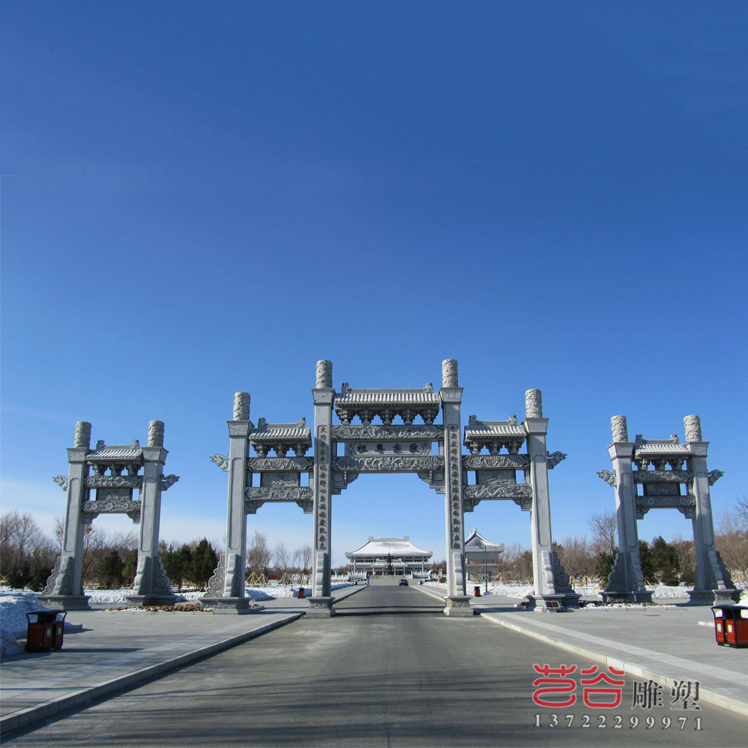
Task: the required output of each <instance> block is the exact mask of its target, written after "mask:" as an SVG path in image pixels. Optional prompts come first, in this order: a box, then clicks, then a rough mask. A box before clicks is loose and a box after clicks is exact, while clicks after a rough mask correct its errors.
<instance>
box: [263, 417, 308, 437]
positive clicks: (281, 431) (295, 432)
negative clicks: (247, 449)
mask: <svg viewBox="0 0 748 748" xmlns="http://www.w3.org/2000/svg"><path fill="white" fill-rule="evenodd" d="M249 439H250V441H252V442H255V441H258V442H259V441H263V442H264V441H268V442H276V441H302V442H309V443H311V440H312V430H311V429H310V428H309V427H308V426H307V425H306V420H305V419H304V418H299V420H298V421H297V422H296V423H267V422H266V421H265V419H264V418H260V420H259V421H258V423H257V428H256V429H255V430H254V431H252V433H251V434H250V435H249Z"/></svg>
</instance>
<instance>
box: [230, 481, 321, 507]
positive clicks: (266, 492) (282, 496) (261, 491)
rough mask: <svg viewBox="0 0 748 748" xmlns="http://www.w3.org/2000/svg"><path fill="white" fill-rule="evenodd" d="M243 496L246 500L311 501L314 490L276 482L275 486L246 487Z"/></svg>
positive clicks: (308, 487)
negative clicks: (286, 485)
mask: <svg viewBox="0 0 748 748" xmlns="http://www.w3.org/2000/svg"><path fill="white" fill-rule="evenodd" d="M244 495H245V497H246V499H247V501H248V502H252V501H259V502H263V503H264V502H266V501H275V502H279V501H295V502H299V501H312V500H313V498H314V491H313V489H312V488H311V487H310V486H288V487H285V486H283V485H282V484H276V485H275V486H262V487H256V488H248V489H247V490H246V491H245V494H244Z"/></svg>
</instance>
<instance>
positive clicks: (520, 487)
mask: <svg viewBox="0 0 748 748" xmlns="http://www.w3.org/2000/svg"><path fill="white" fill-rule="evenodd" d="M462 491H463V494H464V496H465V498H466V499H480V500H481V501H482V500H483V499H523V498H530V499H531V498H532V486H530V485H528V484H526V483H508V482H503V483H492V484H488V485H483V486H464V487H463V489H462Z"/></svg>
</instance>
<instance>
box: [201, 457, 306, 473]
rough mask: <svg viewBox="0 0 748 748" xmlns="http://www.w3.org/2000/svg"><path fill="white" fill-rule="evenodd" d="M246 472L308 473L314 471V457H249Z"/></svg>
mask: <svg viewBox="0 0 748 748" xmlns="http://www.w3.org/2000/svg"><path fill="white" fill-rule="evenodd" d="M217 457H220V455H217ZM212 459H213V458H212V457H211V460H212ZM247 470H248V471H249V472H252V473H263V472H265V473H283V472H299V471H300V472H306V473H308V472H311V471H312V470H314V457H250V458H249V459H248V460H247Z"/></svg>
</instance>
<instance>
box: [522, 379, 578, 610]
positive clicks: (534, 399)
mask: <svg viewBox="0 0 748 748" xmlns="http://www.w3.org/2000/svg"><path fill="white" fill-rule="evenodd" d="M525 407H526V417H525V420H524V422H523V424H524V427H525V431H526V433H527V454H528V456H529V458H530V484H531V485H532V510H531V519H530V524H531V535H532V565H533V582H534V586H535V594H534V595H530V607H531V608H533V609H535V610H538V611H544V610H561V609H563V608H565V607H567V606H573V605H576V604H577V603H578V602H579V598H580V595H578V594H577V593H575V592H574V590H573V589H572V588H571V585H570V584H569V576H568V575H567V574H566V573H565V571H564V567H563V566H561V563H560V562H559V560H558V556H557V555H556V554H555V553H554V551H553V538H552V537H551V498H550V488H549V483H548V458H547V455H548V452H547V449H546V434H547V432H548V419H547V418H543V404H542V394H541V392H540V390H528V391H527V392H526V393H525Z"/></svg>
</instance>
